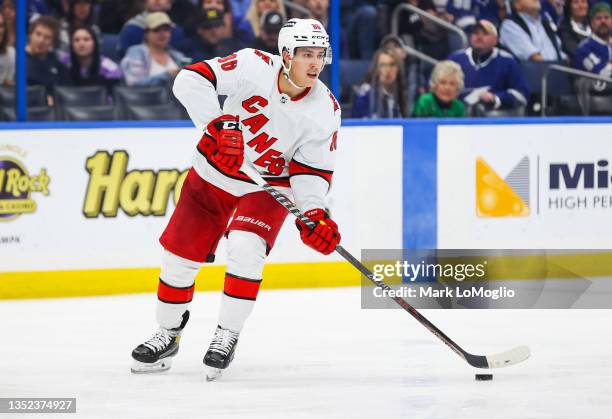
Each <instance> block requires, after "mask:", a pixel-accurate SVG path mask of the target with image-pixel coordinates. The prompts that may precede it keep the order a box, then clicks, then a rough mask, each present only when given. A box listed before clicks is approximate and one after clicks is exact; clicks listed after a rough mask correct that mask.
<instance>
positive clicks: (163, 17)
mask: <svg viewBox="0 0 612 419" xmlns="http://www.w3.org/2000/svg"><path fill="white" fill-rule="evenodd" d="M144 23H145V27H146V28H147V29H155V28H159V27H160V26H163V25H168V26H174V23H172V21H171V20H170V18H169V17H168V15H167V14H166V13H164V12H153V13H149V14H148V15H147V16H146V17H145V19H144Z"/></svg>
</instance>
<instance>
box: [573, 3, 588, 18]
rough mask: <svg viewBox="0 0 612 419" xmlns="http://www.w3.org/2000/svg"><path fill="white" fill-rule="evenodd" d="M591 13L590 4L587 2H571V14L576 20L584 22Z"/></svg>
mask: <svg viewBox="0 0 612 419" xmlns="http://www.w3.org/2000/svg"><path fill="white" fill-rule="evenodd" d="M588 12H589V2H588V1H587V0H571V3H570V14H571V15H572V17H573V18H574V19H576V20H582V19H584V18H585V17H586V15H587V13H588Z"/></svg>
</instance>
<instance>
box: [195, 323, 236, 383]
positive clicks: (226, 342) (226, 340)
mask: <svg viewBox="0 0 612 419" xmlns="http://www.w3.org/2000/svg"><path fill="white" fill-rule="evenodd" d="M238 336H240V333H237V332H232V331H231V330H228V329H224V328H222V327H221V326H217V330H215V335H214V336H213V340H212V342H211V343H210V347H209V348H208V351H207V352H206V355H204V365H206V366H207V367H208V368H207V370H206V380H207V381H213V380H216V379H217V378H219V377H220V376H221V374H222V373H223V370H224V369H226V368H227V367H228V366H229V364H230V363H231V362H232V359H234V352H236V346H237V345H238Z"/></svg>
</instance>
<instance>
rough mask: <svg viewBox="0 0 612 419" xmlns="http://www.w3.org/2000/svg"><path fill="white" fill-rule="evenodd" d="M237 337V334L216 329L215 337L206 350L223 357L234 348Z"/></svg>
mask: <svg viewBox="0 0 612 419" xmlns="http://www.w3.org/2000/svg"><path fill="white" fill-rule="evenodd" d="M238 335H239V333H236V332H232V331H231V330H227V329H222V328H220V327H217V330H216V331H215V336H214V337H213V340H212V342H211V344H210V348H208V349H209V350H210V351H213V352H217V353H220V354H221V355H224V356H225V355H227V354H228V353H229V352H230V351H231V349H232V348H233V347H234V344H235V343H236V341H237V340H238Z"/></svg>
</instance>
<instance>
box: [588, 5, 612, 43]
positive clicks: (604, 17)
mask: <svg viewBox="0 0 612 419" xmlns="http://www.w3.org/2000/svg"><path fill="white" fill-rule="evenodd" d="M611 27H612V18H611V17H610V13H608V12H606V11H601V12H599V13H597V14H595V16H593V19H591V28H593V32H595V35H597V36H599V37H600V38H607V37H609V36H610V28H611Z"/></svg>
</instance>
